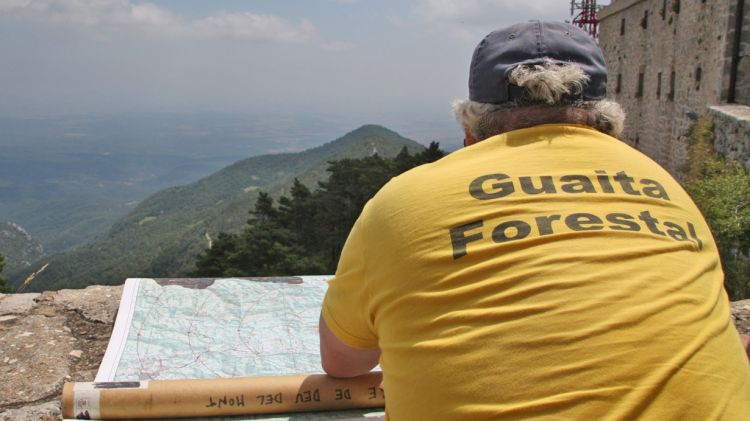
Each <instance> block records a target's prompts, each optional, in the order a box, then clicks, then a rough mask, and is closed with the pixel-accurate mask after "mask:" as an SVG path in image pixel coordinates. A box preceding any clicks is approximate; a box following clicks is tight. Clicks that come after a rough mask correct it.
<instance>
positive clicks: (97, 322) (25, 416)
mask: <svg viewBox="0 0 750 421" xmlns="http://www.w3.org/2000/svg"><path fill="white" fill-rule="evenodd" d="M121 294H122V286H90V287H88V288H86V289H83V290H63V291H58V292H54V291H48V292H44V293H42V294H21V295H23V297H20V298H19V297H13V296H12V295H6V296H0V309H3V308H5V309H6V310H3V311H8V313H7V314H5V316H10V317H12V318H7V319H4V320H3V319H1V318H0V378H2V382H1V383H0V421H27V420H28V421H31V420H33V421H38V420H43V421H58V420H60V419H61V412H60V394H61V393H62V384H63V382H65V381H92V380H93V379H94V376H95V375H96V371H97V370H98V367H99V363H100V362H101V360H102V357H103V355H104V351H105V349H106V347H107V342H108V341H109V335H110V333H111V330H112V327H113V324H114V315H115V314H116V312H117V308H118V306H119V301H120V295H121ZM11 297H12V299H11V301H8V302H6V300H8V299H9V298H11ZM11 303H13V304H12V305H11ZM7 309H12V312H11V311H10V310H7ZM0 317H1V316H0ZM732 317H733V320H734V323H735V325H736V326H737V329H738V330H739V331H741V332H744V333H750V300H744V301H738V302H734V303H732ZM6 359H7V361H6ZM32 374H33V375H32Z"/></svg>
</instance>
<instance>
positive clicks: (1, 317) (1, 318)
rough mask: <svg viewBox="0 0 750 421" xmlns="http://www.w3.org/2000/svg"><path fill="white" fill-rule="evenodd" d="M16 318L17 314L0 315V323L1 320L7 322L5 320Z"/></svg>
mask: <svg viewBox="0 0 750 421" xmlns="http://www.w3.org/2000/svg"><path fill="white" fill-rule="evenodd" d="M17 318H18V316H11V315H8V316H0V323H2V322H7V321H10V320H15V319H17Z"/></svg>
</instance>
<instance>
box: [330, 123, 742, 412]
mask: <svg viewBox="0 0 750 421" xmlns="http://www.w3.org/2000/svg"><path fill="white" fill-rule="evenodd" d="M323 316H324V318H325V321H326V323H327V324H328V326H329V327H330V328H331V330H332V331H333V332H334V334H335V335H336V336H337V337H338V338H339V339H341V340H342V341H343V342H345V343H347V344H349V345H350V346H353V347H358V348H368V347H375V346H379V347H380V348H381V350H382V357H381V360H380V364H381V367H382V369H383V373H384V389H385V394H386V412H387V414H388V416H389V417H390V419H393V420H399V421H400V420H492V419H498V418H517V419H570V420H607V419H621V420H632V419H653V420H675V419H695V420H709V419H711V420H714V419H725V420H740V419H750V365H749V364H748V361H747V357H746V356H745V354H744V351H743V349H742V346H741V344H740V341H739V338H738V334H737V332H736V331H735V329H734V326H733V325H732V323H731V321H730V309H729V304H728V299H727V296H726V293H725V291H724V288H723V274H722V271H721V267H720V264H719V257H718V252H717V249H716V245H715V243H714V241H713V238H712V236H711V234H710V232H709V228H708V226H707V225H706V223H705V221H704V220H703V217H702V216H701V214H700V212H699V211H698V209H697V208H696V207H695V205H694V204H693V202H692V201H691V200H690V198H689V197H688V195H687V194H686V193H685V192H684V191H683V189H682V188H681V187H680V186H679V185H678V184H677V182H675V181H674V180H673V179H672V177H670V176H669V174H668V173H667V172H666V171H664V170H663V169H662V168H661V167H659V166H658V165H657V164H655V163H654V162H653V161H651V160H650V159H648V158H647V157H645V156H644V155H642V154H641V153H640V152H638V151H636V150H634V149H632V148H630V147H629V146H627V145H625V144H624V143H622V142H620V141H618V140H617V139H614V138H612V137H609V136H607V135H604V134H602V133H599V132H597V131H594V130H592V129H589V128H586V127H583V126H570V125H543V126H537V127H533V128H529V129H523V130H517V131H513V132H510V133H506V134H504V135H500V136H495V137H492V138H490V139H487V140H484V141H482V142H480V143H478V144H476V145H473V146H470V147H468V148H464V149H462V150H460V151H457V152H454V153H452V154H450V155H449V156H447V157H445V158H443V159H441V160H440V161H437V162H435V163H432V164H429V165H424V166H421V167H418V168H416V169H414V170H412V171H409V172H408V173H405V174H403V175H401V176H399V177H396V178H394V179H393V180H392V181H391V182H389V183H388V184H387V185H386V186H385V187H384V188H383V189H382V190H381V191H380V192H379V193H378V194H377V195H376V196H375V198H373V199H372V200H371V201H370V202H369V203H368V204H367V206H366V207H365V209H364V211H363V212H362V215H361V216H360V218H359V220H358V221H357V223H356V224H355V226H354V228H353V229H352V232H351V233H350V235H349V239H348V240H347V242H346V245H345V247H344V250H343V253H342V256H341V260H340V261H339V267H338V270H337V272H336V277H335V278H334V279H333V280H332V281H331V282H330V285H329V289H328V293H327V295H326V299H325V302H324V305H323Z"/></svg>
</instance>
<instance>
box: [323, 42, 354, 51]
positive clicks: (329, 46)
mask: <svg viewBox="0 0 750 421" xmlns="http://www.w3.org/2000/svg"><path fill="white" fill-rule="evenodd" d="M320 48H322V49H324V50H328V51H349V50H351V49H352V48H354V44H353V43H351V42H348V41H329V42H324V43H323V44H321V46H320Z"/></svg>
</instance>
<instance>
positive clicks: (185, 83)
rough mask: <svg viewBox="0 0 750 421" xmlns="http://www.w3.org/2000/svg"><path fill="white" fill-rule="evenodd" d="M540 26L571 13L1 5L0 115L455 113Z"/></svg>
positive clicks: (311, 5)
mask: <svg viewBox="0 0 750 421" xmlns="http://www.w3.org/2000/svg"><path fill="white" fill-rule="evenodd" d="M529 19H543V20H569V19H570V3H569V2H568V1H567V0H533V1H530V0H411V1H404V0H296V1H295V0H214V1H203V0H150V1H140V0H0V113H3V114H4V115H6V116H7V115H10V116H32V115H37V114H43V115H55V114H66V113H83V114H96V113H110V114H111V113H120V112H132V111H138V112H152V111H154V112H159V111H167V112H202V111H211V112H237V113H248V112H255V113H292V114H293V113H327V114H330V115H334V116H337V117H338V118H347V117H348V116H352V118H354V117H355V116H357V117H361V116H362V115H368V114H370V115H381V114H388V113H390V114H393V115H401V116H411V115H414V118H429V116H431V115H443V114H446V113H447V115H450V114H449V113H450V102H451V100H453V99H455V98H465V97H466V96H467V95H468V91H467V77H468V67H469V62H470V59H471V53H472V51H473V49H474V47H475V46H476V44H477V43H478V42H479V41H480V40H481V38H482V37H483V36H484V35H486V34H487V33H488V32H490V31H492V30H494V29H497V28H500V27H503V26H506V25H508V24H512V23H515V22H519V21H526V20H529ZM424 116H428V117H424Z"/></svg>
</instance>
